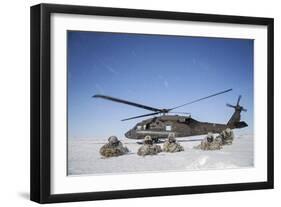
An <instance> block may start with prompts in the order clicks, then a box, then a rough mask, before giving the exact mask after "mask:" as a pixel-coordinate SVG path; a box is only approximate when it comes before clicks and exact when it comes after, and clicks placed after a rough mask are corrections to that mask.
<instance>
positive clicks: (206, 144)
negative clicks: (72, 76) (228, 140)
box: [196, 133, 222, 150]
mask: <svg viewBox="0 0 281 207" xmlns="http://www.w3.org/2000/svg"><path fill="white" fill-rule="evenodd" d="M196 148H199V149H201V150H220V149H221V148H222V146H221V144H220V142H219V140H218V139H214V136H213V134H212V133H208V135H207V136H206V137H205V138H204V139H203V140H202V141H201V144H200V145H198V146H197V147H196Z"/></svg>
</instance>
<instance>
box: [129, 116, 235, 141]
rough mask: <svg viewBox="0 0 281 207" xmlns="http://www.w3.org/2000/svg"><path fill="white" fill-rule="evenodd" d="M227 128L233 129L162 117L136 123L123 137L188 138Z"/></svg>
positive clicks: (224, 125) (189, 119) (186, 117)
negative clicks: (171, 136) (169, 135)
mask: <svg viewBox="0 0 281 207" xmlns="http://www.w3.org/2000/svg"><path fill="white" fill-rule="evenodd" d="M228 127H229V128H234V127H230V126H228V125H227V124H216V123H208V122H200V121H197V120H195V119H193V118H191V117H190V116H179V115H162V116H158V117H154V118H151V119H146V120H143V121H142V122H139V123H137V124H136V126H135V127H134V128H132V129H131V130H129V131H128V132H126V133H125V136H126V137H127V138H129V139H143V138H144V137H145V136H146V135H150V136H151V137H152V139H161V138H167V137H168V134H169V133H174V134H175V136H176V137H188V136H195V135H202V134H207V133H208V132H213V133H220V132H221V131H222V130H225V129H226V128H228Z"/></svg>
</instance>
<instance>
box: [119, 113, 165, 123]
mask: <svg viewBox="0 0 281 207" xmlns="http://www.w3.org/2000/svg"><path fill="white" fill-rule="evenodd" d="M159 113H161V112H155V113H150V114H144V115H140V116H134V117H130V118H127V119H122V120H121V121H127V120H131V119H137V118H141V117H146V116H152V115H157V114H159Z"/></svg>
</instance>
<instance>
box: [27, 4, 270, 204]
mask: <svg viewBox="0 0 281 207" xmlns="http://www.w3.org/2000/svg"><path fill="white" fill-rule="evenodd" d="M52 13H67V14H83V15H100V16H113V17H134V18H149V19H165V20H181V21H194V22H210V23H212V22H213V23H214V22H218V23H233V24H248V25H264V26H267V34H268V37H267V43H268V47H267V60H268V63H267V74H268V80H267V93H268V97H267V104H268V109H267V110H268V111H267V113H268V117H267V127H268V132H267V181H266V182H249V183H238V184H220V185H203V186H186V187H169V188H153V189H138V190H122V191H105V192H85V193H74V194H51V191H50V189H51V182H50V181H51V177H50V176H51V173H50V172H51V171H50V170H51V159H50V151H51V143H50V136H51V134H50V129H51V114H50V111H51V110H50V107H51V104H50V103H51V90H50V80H51V74H50V66H51V65H50V58H51V55H50V52H51V50H50V32H51V25H50V24H51V23H50V15H51V14H52ZM30 24H31V37H30V42H31V59H30V61H31V151H30V157H31V158H30V159H31V169H30V171H31V174H30V192H31V193H30V199H31V200H32V201H35V202H38V203H54V202H70V201H88V200H103V199H120V198H135V197H147V196H167V195H179V194H195V193H211V192H224V191H241V190H256V189H272V188H273V187H274V182H273V177H274V166H273V165H274V152H273V150H274V147H273V130H274V129H273V126H274V124H273V120H274V117H273V116H274V109H273V94H274V88H273V86H274V83H273V81H274V78H273V61H274V60H273V38H274V36H273V35H274V32H273V28H274V20H273V19H272V18H260V17H245V16H227V15H213V14H195V13H181V12H168V11H152V10H135V9H120V8H103V7H89V6H72V5H56V4H39V5H35V6H32V7H31V22H30Z"/></svg>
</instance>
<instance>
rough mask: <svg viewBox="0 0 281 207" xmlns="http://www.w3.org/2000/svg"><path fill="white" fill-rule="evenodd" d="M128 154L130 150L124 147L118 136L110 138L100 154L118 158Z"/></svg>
mask: <svg viewBox="0 0 281 207" xmlns="http://www.w3.org/2000/svg"><path fill="white" fill-rule="evenodd" d="M128 152H129V150H128V148H127V147H124V146H123V144H122V143H121V141H119V140H118V139H117V137H116V136H111V137H109V138H108V143H107V144H105V145H103V146H102V147H101V148H100V154H101V155H102V156H104V157H116V156H120V155H124V154H127V153H128Z"/></svg>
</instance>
